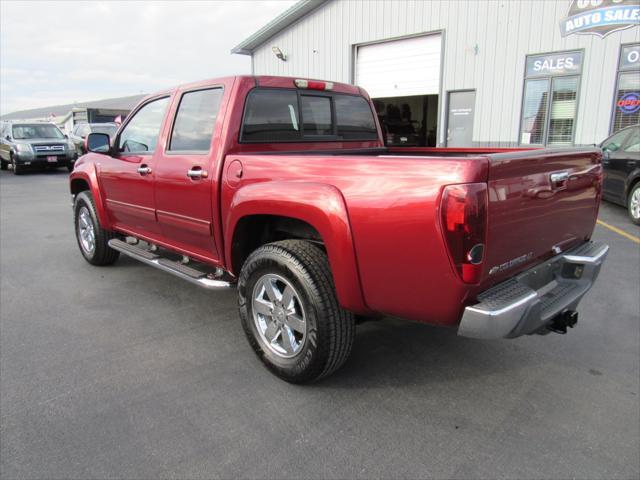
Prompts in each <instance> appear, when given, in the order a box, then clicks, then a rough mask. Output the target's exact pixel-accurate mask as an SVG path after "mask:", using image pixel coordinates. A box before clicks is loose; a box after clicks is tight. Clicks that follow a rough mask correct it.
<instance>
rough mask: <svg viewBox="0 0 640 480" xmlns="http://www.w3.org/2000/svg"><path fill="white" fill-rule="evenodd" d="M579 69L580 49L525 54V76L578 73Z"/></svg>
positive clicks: (580, 65) (580, 66) (580, 64)
mask: <svg viewBox="0 0 640 480" xmlns="http://www.w3.org/2000/svg"><path fill="white" fill-rule="evenodd" d="M581 70H582V52H581V51H578V52H563V53H550V54H548V55H529V56H527V71H526V76H527V78H531V77H548V76H551V75H570V74H578V73H580V71H581Z"/></svg>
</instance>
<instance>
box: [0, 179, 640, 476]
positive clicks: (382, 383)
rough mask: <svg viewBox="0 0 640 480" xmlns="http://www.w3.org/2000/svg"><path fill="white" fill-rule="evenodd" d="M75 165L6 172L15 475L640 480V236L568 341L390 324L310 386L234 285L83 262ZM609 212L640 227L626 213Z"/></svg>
mask: <svg viewBox="0 0 640 480" xmlns="http://www.w3.org/2000/svg"><path fill="white" fill-rule="evenodd" d="M67 192H68V189H67V172H66V171H63V170H60V171H59V172H50V173H35V174H30V175H25V176H22V177H15V176H13V175H12V174H11V172H4V171H3V172H2V173H1V175H0V273H1V285H0V288H1V290H0V301H1V303H0V314H1V315H0V317H1V323H0V407H1V408H0V415H1V419H0V422H1V423H0V428H1V434H0V435H1V437H0V469H1V470H0V475H1V476H2V478H6V479H10V478H77V479H80V478H82V479H86V478H215V477H224V478H231V477H242V478H293V477H312V478H372V477H375V478H382V477H384V478H390V477H394V478H398V477H402V478H419V477H422V478H424V477H432V478H433V477H439V478H441V477H452V478H479V477H482V478H519V479H524V478H532V479H533V478H536V479H537V478H638V476H639V475H640V460H639V456H638V451H640V397H639V381H640V246H639V245H638V244H636V243H633V241H631V240H630V239H628V238H625V237H623V236H621V235H619V234H618V233H615V232H613V231H611V230H609V229H607V228H605V227H603V226H601V225H599V226H597V227H596V231H595V235H594V237H595V239H597V240H601V241H606V242H608V243H609V244H610V245H611V252H610V254H609V258H608V260H607V262H606V264H605V265H604V267H603V270H602V273H601V275H600V278H599V280H598V282H597V284H596V285H595V287H594V288H593V290H592V291H591V292H590V294H589V295H588V296H587V297H586V298H585V300H584V301H583V302H582V304H581V308H580V322H579V324H578V326H577V327H576V328H575V329H573V330H572V331H570V332H569V334H567V335H565V336H561V335H555V334H551V335H547V336H544V337H539V336H535V337H526V338H519V339H516V340H508V341H507V340H500V341H480V340H471V339H465V338H461V337H457V336H456V334H455V332H454V331H451V330H445V329H437V328H432V327H428V326H424V325H420V324H415V323H409V322H402V321H399V320H396V319H384V320H382V321H380V322H372V323H367V324H364V325H361V326H360V327H359V330H358V334H357V338H356V346H355V350H354V352H353V354H352V356H351V359H350V360H349V361H348V363H347V364H346V365H345V367H344V368H343V369H342V370H340V371H339V372H337V373H336V374H334V375H333V376H332V377H329V378H327V379H325V380H324V381H322V382H320V383H318V384H315V385H312V386H305V387H300V386H292V385H288V384H286V383H283V382H282V381H280V380H278V379H277V378H275V377H274V376H272V375H271V374H269V373H268V372H267V371H266V370H265V369H264V368H263V367H262V365H261V363H260V362H259V361H258V359H257V358H256V357H255V356H254V354H253V353H252V351H251V349H250V347H249V345H248V344H247V342H246V340H245V338H244V335H243V333H242V329H241V327H240V324H239V320H238V317H237V313H236V307H235V292H234V291H230V292H225V293H221V294H216V293H214V294H212V293H210V292H207V291H204V290H200V289H198V287H196V286H193V285H190V284H188V283H186V282H183V281H181V280H179V279H177V278H174V277H172V276H169V275H167V274H166V273H163V272H160V271H157V270H155V269H152V268H149V267H147V266H144V265H142V264H139V263H137V262H135V261H134V260H130V259H128V258H122V257H121V259H120V260H119V261H118V262H117V263H116V265H114V266H112V267H105V268H97V267H92V266H90V265H89V264H87V263H86V262H85V261H84V260H83V259H82V257H81V255H80V253H79V252H78V247H77V245H76V243H75V239H74V236H73V228H72V217H71V208H70V198H69V195H68V193H67ZM600 213H601V214H600V217H601V220H603V221H604V222H606V223H607V224H609V225H612V226H614V227H617V228H620V229H623V230H625V231H626V232H628V233H630V234H631V235H635V236H640V228H637V227H635V226H633V225H632V224H631V223H630V222H629V221H628V220H627V219H626V216H625V211H624V210H623V209H622V208H620V207H616V206H613V205H609V204H606V203H605V204H603V206H602V208H601V211H600Z"/></svg>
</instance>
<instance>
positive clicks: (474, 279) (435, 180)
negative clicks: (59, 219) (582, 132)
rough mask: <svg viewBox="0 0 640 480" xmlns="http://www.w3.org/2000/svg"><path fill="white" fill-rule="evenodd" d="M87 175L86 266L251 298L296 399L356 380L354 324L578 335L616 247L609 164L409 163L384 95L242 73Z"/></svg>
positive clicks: (81, 172)
mask: <svg viewBox="0 0 640 480" xmlns="http://www.w3.org/2000/svg"><path fill="white" fill-rule="evenodd" d="M87 148H88V151H89V153H88V154H86V155H84V156H83V157H81V158H80V159H79V160H78V161H77V162H76V164H75V168H74V170H73V172H72V174H71V177H70V187H71V194H72V195H73V205H74V207H73V208H74V218H75V231H76V236H77V240H78V245H79V247H80V251H81V252H82V255H83V256H84V258H85V259H86V260H87V261H88V262H89V263H91V264H93V265H108V264H111V263H113V262H115V261H116V259H117V258H118V255H119V254H120V253H122V254H125V255H128V256H130V257H133V258H135V259H137V260H139V261H141V262H144V263H146V264H149V265H151V266H154V267H156V268H159V269H162V270H164V271H166V272H169V273H172V274H174V275H176V276H178V277H181V278H182V279H184V280H187V281H190V282H193V283H195V284H197V285H200V286H202V287H204V288H208V289H221V288H230V287H233V286H237V291H238V305H239V313H240V318H241V321H242V325H243V328H244V330H245V332H246V335H247V338H248V340H249V342H250V344H251V346H252V347H253V349H254V350H255V351H256V353H257V354H258V356H259V357H260V359H261V360H262V361H263V362H264V363H265V365H266V366H267V367H268V368H269V369H270V370H271V371H272V372H274V373H275V374H276V375H278V376H280V377H281V378H283V379H285V380H287V381H290V382H297V383H301V382H308V381H313V380H316V379H318V378H321V377H323V376H325V375H328V374H330V373H331V372H333V371H335V370H336V369H337V368H339V367H340V366H341V365H342V364H343V363H344V362H345V360H346V359H347V357H348V356H349V353H350V351H351V348H352V345H353V342H354V335H355V325H356V323H357V322H356V320H358V319H360V318H367V317H375V316H380V315H393V316H397V317H402V318H406V319H411V320H415V321H419V322H425V323H429V324H433V325H442V326H449V327H454V328H457V331H458V333H459V334H460V335H464V336H468V337H477V338H512V337H517V336H520V335H525V334H533V333H548V332H550V331H556V332H561V333H564V332H566V331H567V327H572V326H573V325H574V324H575V323H576V321H577V313H576V312H575V308H576V306H577V304H578V302H579V301H580V299H581V298H582V297H583V296H584V294H585V293H586V292H587V291H588V290H589V288H590V287H591V285H592V284H593V282H594V281H595V279H596V277H597V275H598V273H599V270H600V266H601V265H602V262H603V261H604V259H605V257H606V254H607V251H608V246H607V245H603V244H598V243H594V242H591V241H590V237H591V234H592V231H593V228H594V225H595V222H596V217H597V214H598V206H599V202H600V198H601V182H602V166H601V152H600V150H599V149H597V148H580V149H578V148H573V149H557V150H517V149H513V150H499V149H493V150H492V149H446V148H443V149H433V148H412V149H393V148H386V147H385V146H384V143H383V140H382V135H381V131H380V127H379V125H378V121H377V118H376V115H375V109H374V108H373V105H372V103H371V100H370V99H369V97H368V95H367V93H366V92H365V91H364V90H363V89H361V88H358V87H355V86H352V85H346V84H339V83H331V82H323V81H315V80H308V79H296V78H282V77H268V76H238V77H230V78H220V79H214V80H209V81H205V82H200V83H194V84H190V85H185V86H181V87H178V88H175V89H172V90H167V91H164V92H160V93H158V94H155V95H152V96H150V97H148V98H146V99H145V100H143V101H142V102H141V103H140V104H139V105H138V106H137V107H136V108H135V109H134V110H133V112H132V113H131V115H130V116H129V117H128V118H127V121H126V122H125V123H124V124H123V125H122V126H121V127H120V128H119V130H118V132H117V134H116V135H115V137H114V138H113V139H110V138H109V136H108V135H106V134H100V133H94V134H91V135H89V136H88V138H87Z"/></svg>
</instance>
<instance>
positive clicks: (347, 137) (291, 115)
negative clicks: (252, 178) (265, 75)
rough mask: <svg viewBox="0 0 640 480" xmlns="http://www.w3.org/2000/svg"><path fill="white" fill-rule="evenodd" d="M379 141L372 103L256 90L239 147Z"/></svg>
mask: <svg viewBox="0 0 640 480" xmlns="http://www.w3.org/2000/svg"><path fill="white" fill-rule="evenodd" d="M377 139H378V131H377V129H376V123H375V120H374V114H373V111H372V109H371V106H370V104H369V102H368V101H367V100H366V99H365V98H364V97H361V96H359V95H350V94H344V93H335V92H325V91H322V92H320V91H319V92H315V91H310V90H298V89H279V88H278V89H275V88H256V89H253V90H252V91H251V92H250V93H249V95H248V96H247V100H246V103H245V110H244V118H243V123H242V130H241V133H240V143H278V142H305V141H306V142H309V141H311V142H319V141H330V142H336V141H338V142H339V141H370V140H377Z"/></svg>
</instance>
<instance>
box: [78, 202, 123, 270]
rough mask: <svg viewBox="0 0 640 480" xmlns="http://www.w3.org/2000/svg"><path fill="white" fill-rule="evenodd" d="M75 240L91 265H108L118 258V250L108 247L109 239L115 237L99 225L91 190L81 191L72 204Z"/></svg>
mask: <svg viewBox="0 0 640 480" xmlns="http://www.w3.org/2000/svg"><path fill="white" fill-rule="evenodd" d="M73 213H74V220H75V229H76V240H77V241H78V246H79V247H80V252H81V253H82V256H83V257H84V259H85V260H86V261H87V262H89V263H90V264H91V265H110V264H112V263H113V262H115V261H116V260H117V259H118V256H119V255H120V252H118V251H117V250H114V249H113V248H111V247H109V244H108V242H109V240H111V239H112V238H115V236H116V235H115V234H114V233H113V232H109V231H107V230H105V229H103V228H102V227H101V226H100V222H99V221H98V216H97V215H96V207H95V203H94V201H93V196H92V195H91V192H88V191H85V192H81V193H79V194H78V195H77V196H76V199H75V202H74V204H73Z"/></svg>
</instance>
